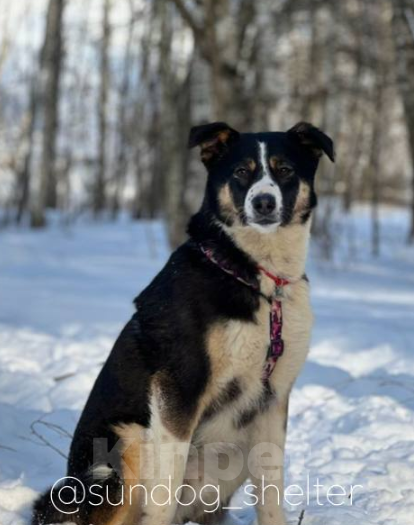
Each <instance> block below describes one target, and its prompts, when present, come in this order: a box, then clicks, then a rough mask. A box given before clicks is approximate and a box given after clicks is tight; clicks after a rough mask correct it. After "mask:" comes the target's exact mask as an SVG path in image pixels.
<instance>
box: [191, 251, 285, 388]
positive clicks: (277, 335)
mask: <svg viewBox="0 0 414 525" xmlns="http://www.w3.org/2000/svg"><path fill="white" fill-rule="evenodd" d="M199 248H200V250H201V252H202V253H203V254H204V255H205V256H206V258H207V259H208V260H209V261H211V262H212V263H213V264H215V265H216V266H218V267H219V268H220V269H221V270H223V272H225V273H227V274H229V275H231V276H232V277H234V278H235V279H236V280H237V281H239V282H241V283H242V284H244V285H245V286H249V287H250V288H253V289H254V290H256V291H257V292H258V293H259V294H260V295H262V296H263V297H265V299H266V300H267V301H268V302H269V304H270V313H269V316H270V319H269V325H270V337H269V339H270V341H269V343H270V344H269V349H268V352H267V356H266V361H265V364H264V367H263V373H262V381H263V382H264V383H267V382H268V381H269V378H270V376H271V375H272V372H273V370H274V368H275V365H276V362H277V360H278V359H279V357H280V356H281V355H282V354H283V350H284V341H283V338H282V327H283V314H282V302H281V301H280V296H281V295H283V287H284V286H286V285H288V284H289V283H290V281H288V279H283V278H282V277H279V276H277V275H274V274H272V273H271V272H269V271H268V270H266V269H265V268H263V267H262V266H260V265H258V266H257V269H258V270H259V271H260V272H262V273H263V274H265V275H266V276H267V277H269V278H270V279H272V281H273V282H274V283H275V285H276V288H275V293H274V294H273V296H272V298H271V299H270V300H269V298H268V297H266V296H265V295H264V294H263V293H262V292H261V291H260V285H259V284H258V283H256V282H255V281H247V280H246V279H244V278H243V277H241V276H240V274H239V273H238V272H237V271H236V270H234V269H233V268H230V266H229V265H228V263H227V261H226V260H225V259H220V258H219V257H218V256H217V254H216V253H215V252H214V250H213V249H212V248H207V247H205V246H203V245H201V244H200V245H199Z"/></svg>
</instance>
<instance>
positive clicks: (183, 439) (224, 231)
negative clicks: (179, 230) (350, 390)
mask: <svg viewBox="0 0 414 525" xmlns="http://www.w3.org/2000/svg"><path fill="white" fill-rule="evenodd" d="M196 146H198V147H199V148H200V152H201V160H202V162H203V163H204V165H205V167H206V168H207V172H208V178H207V184H206V190H205V195H204V199H203V202H202V205H201V209H200V211H199V212H198V213H196V214H195V215H194V216H193V217H192V218H191V220H190V222H189V226H188V234H189V239H188V240H187V241H186V242H185V243H184V244H183V245H181V246H180V247H179V248H178V249H177V250H176V251H174V253H173V254H172V255H171V257H170V259H169V260H168V262H167V263H166V265H165V267H164V268H163V269H162V270H161V271H160V273H159V274H158V275H157V276H156V277H155V278H154V280H153V281H152V282H151V283H150V284H149V286H148V287H147V288H146V289H145V290H144V291H143V292H142V293H141V294H140V295H139V296H138V298H137V299H136V300H135V305H136V312H135V313H134V315H133V316H132V318H131V320H130V321H129V322H128V323H127V325H126V326H125V328H124V329H123V330H122V332H121V334H120V336H119V338H118V340H117V341H116V343H115V345H114V348H113V350H112V352H111V354H110V355H109V357H108V359H107V361H106V363H105V365H104V367H103V369H102V371H101V372H100V374H99V376H98V378H97V380H96V382H95V385H94V387H93V389H92V392H91V394H90V396H89V399H88V401H87V403H86V406H85V408H84V410H83V413H82V415H81V418H80V421H79V423H78V426H77V428H76V431H75V434H74V437H73V441H72V444H71V448H70V454H69V460H68V469H67V478H66V479H65V480H64V481H62V480H61V481H60V482H59V483H57V484H55V485H54V486H53V487H52V489H51V490H48V491H47V492H46V493H45V494H44V495H43V496H41V497H40V498H39V500H38V501H37V502H36V503H35V505H34V510H33V518H32V524H33V525H46V524H49V523H62V522H69V523H76V524H79V525H86V524H94V525H132V524H134V525H138V524H140V525H170V524H172V523H178V524H180V523H186V522H187V521H194V522H197V523H213V522H214V523H218V522H220V520H222V519H225V514H226V509H227V508H228V505H229V502H230V499H231V497H232V495H233V494H234V493H235V491H236V490H237V489H239V488H240V487H243V486H244V485H243V484H244V483H245V482H246V480H247V479H250V489H251V490H250V489H249V491H248V492H249V494H250V496H249V497H250V498H251V500H249V501H252V502H253V504H254V505H255V506H256V511H257V520H258V523H259V524H260V525H285V517H284V513H283V505H282V503H283V501H282V499H283V450H284V444H285V438H286V427H287V418H288V403H289V395H290V391H291V389H292V385H293V384H294V381H295V379H296V377H297V376H298V374H299V372H300V370H301V367H302V365H303V364H304V361H305V359H306V356H307V353H308V349H309V340H310V333H311V327H312V322H313V318H312V312H311V308H310V304H309V283H308V279H307V277H306V274H305V261H306V254H307V246H308V241H309V236H310V226H311V216H312V211H313V210H314V208H315V206H316V203H317V198H316V194H315V188H314V180H315V173H316V170H317V167H318V162H319V159H320V157H321V155H322V154H323V153H324V154H326V155H327V156H328V157H329V159H330V160H331V161H334V146H333V142H332V140H331V139H330V138H329V137H328V136H327V135H326V134H325V133H323V132H322V131H321V130H319V129H318V128H316V127H314V126H313V125H311V124H309V123H305V122H301V123H298V124H296V125H295V126H294V127H293V128H291V129H289V131H287V132H266V133H239V132H237V131H236V130H235V129H233V128H232V127H230V126H229V125H228V124H226V123H224V122H214V123H211V124H205V125H200V126H196V127H194V128H192V129H191V131H190V137H189V147H190V148H193V147H196ZM263 463H264V465H263ZM163 482H165V483H163ZM79 484H80V485H81V486H82V490H83V493H82V494H83V498H80V497H79ZM270 484H271V485H272V489H273V490H266V488H267V487H268V486H270ZM167 492H168V495H169V498H166V497H165V496H166V493H167ZM246 493H247V492H246ZM85 495H86V496H85ZM171 495H172V497H171ZM79 499H81V500H82V501H79ZM164 500H166V501H165V503H164Z"/></svg>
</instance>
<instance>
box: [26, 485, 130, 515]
mask: <svg viewBox="0 0 414 525" xmlns="http://www.w3.org/2000/svg"><path fill="white" fill-rule="evenodd" d="M121 488H122V483H121V482H120V480H119V478H118V477H115V476H114V477H110V478H108V479H106V480H104V481H103V482H100V483H93V484H92V483H91V480H90V479H88V480H87V483H83V482H81V481H79V480H78V479H77V478H71V477H67V478H63V479H62V480H61V481H60V483H59V484H55V485H53V487H51V488H50V489H49V490H47V491H46V492H44V493H43V494H42V495H41V496H40V497H39V498H38V499H37V500H36V502H35V504H34V506H33V513H32V521H31V525H51V524H57V523H75V524H77V525H88V524H89V523H93V524H94V525H101V524H102V525H103V524H104V523H107V522H109V521H110V520H109V518H111V516H112V514H113V513H114V510H115V509H116V508H117V507H114V506H113V505H109V501H118V499H117V498H120V493H121ZM109 498H110V499H109Z"/></svg>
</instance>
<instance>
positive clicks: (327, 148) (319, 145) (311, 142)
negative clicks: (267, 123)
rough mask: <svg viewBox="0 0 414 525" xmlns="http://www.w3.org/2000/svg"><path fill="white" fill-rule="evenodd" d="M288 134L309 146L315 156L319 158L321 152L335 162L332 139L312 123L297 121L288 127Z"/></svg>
mask: <svg viewBox="0 0 414 525" xmlns="http://www.w3.org/2000/svg"><path fill="white" fill-rule="evenodd" d="M288 134H289V135H291V136H292V137H293V138H294V139H295V140H297V141H299V142H300V144H302V145H303V146H305V147H307V148H309V149H310V150H311V151H312V153H313V154H314V155H315V156H316V157H318V158H319V157H321V155H322V153H325V154H326V155H327V156H328V158H329V159H330V160H331V161H332V162H335V148H334V143H333V141H332V139H331V138H330V137H328V135H326V134H325V133H324V132H323V131H321V130H320V129H318V128H317V127H315V126H313V125H312V124H309V123H308V122H298V123H297V124H296V125H295V126H293V128H290V130H289V131H288Z"/></svg>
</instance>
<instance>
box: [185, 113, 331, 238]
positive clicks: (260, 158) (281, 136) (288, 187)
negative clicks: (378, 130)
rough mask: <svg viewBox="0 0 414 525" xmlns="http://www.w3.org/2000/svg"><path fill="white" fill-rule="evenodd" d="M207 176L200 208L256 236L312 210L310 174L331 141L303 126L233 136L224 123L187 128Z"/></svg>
mask: <svg viewBox="0 0 414 525" xmlns="http://www.w3.org/2000/svg"><path fill="white" fill-rule="evenodd" d="M195 146H199V147H200V149H201V159H202V161H203V163H204V165H205V166H206V168H207V171H208V182H207V193H206V197H205V201H204V206H205V207H206V206H207V207H208V211H209V212H211V213H212V214H213V215H214V217H215V218H216V219H217V220H218V221H220V222H221V223H223V224H224V225H226V226H229V227H231V226H245V227H251V228H255V229H257V230H260V231H261V232H271V231H274V230H275V229H276V228H277V227H278V226H282V227H283V226H286V225H288V224H292V223H304V222H306V221H307V220H308V218H309V217H310V215H311V211H312V209H313V208H314V207H315V206H316V194H315V190H314V179H315V172H316V169H317V167H318V162H319V158H320V157H321V155H322V154H323V153H325V154H326V155H327V156H328V157H329V158H330V160H331V161H334V146H333V142H332V140H331V139H330V138H329V137H328V136H327V135H325V133H323V132H322V131H320V130H319V129H318V128H316V127H314V126H312V125H311V124H308V123H306V122H300V123H298V124H296V125H295V126H294V127H293V128H291V129H290V130H289V131H287V132H275V133H239V132H237V131H236V130H234V129H233V128H231V127H230V126H229V125H228V124H226V123H224V122H214V123H212V124H205V125H202V126H196V127H194V128H192V130H191V132H190V137H189V147H190V148H192V147H195Z"/></svg>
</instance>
